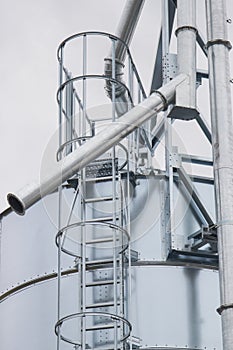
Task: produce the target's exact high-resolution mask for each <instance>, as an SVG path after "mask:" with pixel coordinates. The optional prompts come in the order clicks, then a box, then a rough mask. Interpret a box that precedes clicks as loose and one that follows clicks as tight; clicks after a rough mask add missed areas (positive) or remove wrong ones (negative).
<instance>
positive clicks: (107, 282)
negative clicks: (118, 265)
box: [86, 280, 120, 287]
mask: <svg viewBox="0 0 233 350" xmlns="http://www.w3.org/2000/svg"><path fill="white" fill-rule="evenodd" d="M117 283H120V281H117ZM112 284H114V281H113V280H106V281H95V282H90V283H86V287H95V286H107V285H112Z"/></svg>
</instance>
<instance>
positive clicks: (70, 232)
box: [55, 32, 147, 350]
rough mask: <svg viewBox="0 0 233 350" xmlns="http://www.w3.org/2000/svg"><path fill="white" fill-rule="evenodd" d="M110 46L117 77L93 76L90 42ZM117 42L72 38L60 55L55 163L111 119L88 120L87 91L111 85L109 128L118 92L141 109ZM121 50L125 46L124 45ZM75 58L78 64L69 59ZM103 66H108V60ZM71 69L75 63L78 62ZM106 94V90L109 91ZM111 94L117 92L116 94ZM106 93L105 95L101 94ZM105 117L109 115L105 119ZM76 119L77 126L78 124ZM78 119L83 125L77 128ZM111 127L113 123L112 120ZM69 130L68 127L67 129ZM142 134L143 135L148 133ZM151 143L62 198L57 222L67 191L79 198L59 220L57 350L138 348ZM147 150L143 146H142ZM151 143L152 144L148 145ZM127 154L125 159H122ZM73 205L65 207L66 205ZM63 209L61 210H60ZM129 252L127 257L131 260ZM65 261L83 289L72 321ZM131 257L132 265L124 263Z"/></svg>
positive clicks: (133, 139) (113, 156) (114, 152)
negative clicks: (133, 218) (122, 74)
mask: <svg viewBox="0 0 233 350" xmlns="http://www.w3.org/2000/svg"><path fill="white" fill-rule="evenodd" d="M97 35H98V36H100V37H102V38H106V39H107V40H110V44H111V47H112V58H111V59H110V61H111V64H112V67H113V68H112V75H111V76H108V75H98V74H97V75H93V74H91V75H90V74H89V75H88V74H87V69H88V64H87V63H88V59H87V57H88V47H89V45H88V44H87V40H88V38H89V37H92V36H95V37H96V36H97ZM116 40H118V39H117V38H116V37H113V36H109V35H108V34H106V33H97V32H89V33H81V34H77V35H74V36H72V37H70V38H67V39H66V40H65V41H64V42H63V43H62V44H61V45H60V47H59V50H58V58H59V63H60V87H59V90H58V103H59V125H60V128H59V149H58V152H57V160H61V161H62V156H64V157H66V156H67V155H69V153H71V152H72V151H73V150H74V149H76V148H78V147H80V146H82V144H84V143H85V142H88V140H89V139H90V138H91V137H92V136H94V135H95V133H96V130H97V129H98V127H99V125H100V127H101V126H102V124H101V123H105V122H106V120H107V119H106V118H105V119H101V118H102V117H101V116H100V118H98V117H97V118H96V116H95V118H94V119H93V116H92V115H89V110H88V102H89V99H90V96H89V95H88V89H87V86H89V84H90V83H91V82H92V81H94V82H100V83H104V84H106V82H107V83H108V88H107V91H108V92H107V95H108V101H109V97H111V100H112V102H111V110H110V111H108V114H109V115H110V118H111V122H112V123H114V122H115V121H116V119H115V118H116V114H117V111H116V102H117V101H116V95H117V91H118V88H119V87H120V88H121V89H123V90H124V91H125V97H127V96H128V97H127V98H128V101H129V102H128V107H127V108H132V107H133V105H134V103H136V104H137V103H139V102H140V101H141V100H142V99H143V98H144V97H145V92H144V90H143V87H142V84H141V82H140V80H139V76H138V73H137V71H136V68H135V65H134V63H133V61H132V57H131V55H130V53H129V50H128V48H127V55H128V83H129V88H128V87H127V86H126V85H125V84H124V83H123V82H122V81H118V80H117V79H116V76H115V69H114V66H115V65H116V61H115V42H116ZM76 41H77V42H78V43H80V42H81V52H82V53H83V59H82V64H81V66H82V70H81V75H77V76H74V77H73V75H72V74H71V73H70V72H69V70H68V69H67V68H66V65H65V63H66V62H65V54H64V52H65V51H64V49H65V46H66V45H67V46H68V44H70V42H74V43H76ZM122 45H125V44H124V43H122ZM71 57H72V56H71ZM103 61H104V59H103ZM72 63H73V62H72ZM103 87H104V86H103ZM109 89H111V92H110V90H109ZM103 91H104V88H103ZM97 114H98V113H97ZM103 114H105V111H104V112H103ZM77 115H78V119H77V118H76V116H77ZM76 119H77V120H76ZM108 120H109V117H108ZM63 124H64V125H63ZM143 131H144V129H143ZM140 138H141V140H147V135H146V134H145V131H144V134H143V133H140V131H139V130H137V131H135V133H133V134H131V135H130V136H129V138H128V140H125V141H124V144H121V145H117V146H115V147H113V148H112V149H111V150H110V153H109V152H108V153H107V154H105V155H104V156H102V157H101V158H99V159H97V160H96V161H94V162H93V163H91V164H89V165H88V166H87V167H86V168H84V169H83V170H81V171H80V172H79V173H78V174H76V175H75V176H74V177H73V178H71V179H69V180H68V182H67V184H65V185H63V186H62V187H61V188H60V190H59V193H60V195H59V203H60V204H59V208H60V209H59V212H60V215H59V217H60V218H61V217H62V215H63V212H64V207H65V206H63V205H62V201H63V192H64V189H66V188H67V187H68V188H73V189H74V190H75V193H74V195H73V199H72V200H71V203H70V204H69V205H68V206H69V213H68V218H67V217H66V219H65V222H64V221H63V222H62V220H61V219H60V220H59V232H58V233H57V236H56V244H57V247H58V321H57V323H56V325H55V333H56V334H57V350H60V349H61V346H62V341H64V342H66V343H68V344H71V345H72V346H74V347H75V348H76V349H82V350H84V349H92V350H93V349H94V350H103V349H106V350H107V349H108V350H118V349H119V350H120V349H126V348H127V349H128V348H129V347H132V345H130V343H131V342H130V341H129V342H128V341H127V340H129V337H130V333H131V324H130V322H129V321H128V320H127V317H128V309H127V302H128V301H129V300H126V292H125V291H126V288H127V289H128V290H129V289H130V286H129V284H130V283H131V282H130V266H131V258H130V248H129V249H128V247H129V245H130V205H129V198H130V172H132V170H133V172H134V171H135V170H136V167H137V164H138V159H139V158H138V154H139V140H140ZM141 142H142V141H141ZM144 142H145V143H146V141H144ZM122 152H123V153H122ZM66 205H67V203H66ZM62 207H63V209H62ZM127 250H128V254H125V253H126V251H127ZM62 253H66V254H68V255H70V256H72V257H73V258H75V266H76V268H77V275H78V281H77V282H76V286H78V291H77V296H76V298H75V300H74V305H75V307H74V311H76V312H74V313H70V312H66V311H64V312H63V311H62V310H61V309H62V303H61V299H62V292H61V267H62V262H61V259H62ZM126 255H127V257H126Z"/></svg>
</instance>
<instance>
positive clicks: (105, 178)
mask: <svg viewBox="0 0 233 350" xmlns="http://www.w3.org/2000/svg"><path fill="white" fill-rule="evenodd" d="M116 179H117V175H116ZM110 180H112V175H110V176H102V177H89V178H86V180H85V182H100V181H110Z"/></svg>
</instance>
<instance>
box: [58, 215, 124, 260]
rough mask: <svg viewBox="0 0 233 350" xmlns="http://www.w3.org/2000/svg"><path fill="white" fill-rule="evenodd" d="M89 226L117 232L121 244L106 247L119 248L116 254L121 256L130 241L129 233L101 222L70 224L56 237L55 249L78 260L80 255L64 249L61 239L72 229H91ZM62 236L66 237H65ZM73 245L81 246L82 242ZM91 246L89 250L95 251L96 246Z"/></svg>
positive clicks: (113, 225)
mask: <svg viewBox="0 0 233 350" xmlns="http://www.w3.org/2000/svg"><path fill="white" fill-rule="evenodd" d="M91 226H93V227H96V226H99V227H105V228H107V229H110V230H112V231H117V232H119V233H120V234H121V237H122V240H123V244H121V245H117V246H114V245H113V244H112V245H111V246H108V247H107V248H108V249H109V248H111V249H115V248H118V247H120V250H119V251H118V254H122V253H123V252H124V251H125V250H126V249H127V248H128V246H129V240H130V236H129V233H128V232H127V231H126V230H125V229H123V228H121V227H120V226H117V225H115V224H112V223H107V222H101V221H100V222H96V221H88V222H77V223H74V224H71V225H68V226H65V227H63V228H62V229H61V230H60V231H59V232H58V233H57V235H56V245H57V247H58V248H59V247H60V249H61V251H62V252H64V253H66V254H68V255H71V256H73V257H75V258H80V255H79V254H77V253H76V252H75V251H73V250H69V249H66V248H65V247H64V246H63V245H62V244H61V238H62V237H63V238H67V232H69V230H72V229H75V228H85V227H91ZM64 235H66V237H65V236H64ZM59 241H60V242H59ZM109 242H110V243H111V241H110V240H109ZM98 243H99V242H98ZM75 244H79V245H80V246H81V245H82V242H81V240H79V241H76V242H75ZM92 244H93V245H92V246H91V248H94V249H97V248H96V246H95V242H92ZM102 248H103V247H102ZM102 248H101V247H100V249H102ZM105 248H106V247H105Z"/></svg>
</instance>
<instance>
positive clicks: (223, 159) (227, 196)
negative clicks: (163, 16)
mask: <svg viewBox="0 0 233 350" xmlns="http://www.w3.org/2000/svg"><path fill="white" fill-rule="evenodd" d="M206 10H207V32H208V42H207V48H208V60H209V85H210V103H211V119H212V145H213V158H214V179H215V195H216V206H217V226H218V229H217V233H218V252H219V279H220V296H221V306H220V308H219V309H218V311H219V313H220V314H221V319H222V332H223V334H222V336H223V349H224V350H232V348H233V125H232V106H231V92H230V81H229V80H230V68H229V49H230V47H231V45H230V43H229V42H228V41H227V29H226V13H225V11H226V8H225V1H224V0H206Z"/></svg>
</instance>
